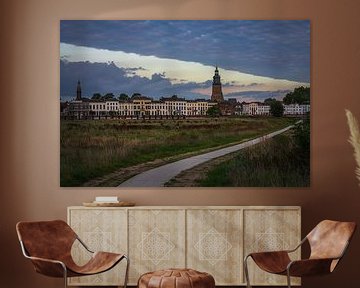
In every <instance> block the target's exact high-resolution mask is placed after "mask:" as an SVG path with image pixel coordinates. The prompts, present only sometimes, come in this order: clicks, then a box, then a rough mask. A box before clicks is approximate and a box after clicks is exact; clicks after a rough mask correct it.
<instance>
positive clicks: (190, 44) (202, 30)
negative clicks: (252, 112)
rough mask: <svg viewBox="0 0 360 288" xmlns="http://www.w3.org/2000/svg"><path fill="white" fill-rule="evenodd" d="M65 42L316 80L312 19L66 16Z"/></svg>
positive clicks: (278, 76) (62, 26) (61, 27)
mask: <svg viewBox="0 0 360 288" xmlns="http://www.w3.org/2000/svg"><path fill="white" fill-rule="evenodd" d="M60 29H61V33H60V39H61V41H60V42H62V43H69V44H73V45H77V46H84V47H93V48H97V49H107V50H111V51H124V52H126V53H136V54H139V55H144V56H156V57H158V58H165V59H178V60H182V61H187V62H200V63H203V64H206V65H214V64H216V63H217V64H219V65H220V66H221V67H222V68H226V69H228V70H236V71H242V72H246V73H250V74H254V75H261V76H268V77H273V78H278V79H288V80H293V81H300V82H309V81H310V72H309V71H310V21H308V20H289V21H286V20H226V21H224V20H220V21H219V20H201V21H198V20H176V21H169V20H152V21H148V20H146V21H144V20H131V21H129V20H126V21H124V20H120V21H100V20H96V21H95V20H88V21H86V20H62V21H61V23H60Z"/></svg>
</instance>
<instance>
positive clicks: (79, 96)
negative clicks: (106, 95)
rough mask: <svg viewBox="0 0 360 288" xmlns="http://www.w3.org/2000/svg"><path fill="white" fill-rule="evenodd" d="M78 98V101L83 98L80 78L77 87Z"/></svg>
mask: <svg viewBox="0 0 360 288" xmlns="http://www.w3.org/2000/svg"><path fill="white" fill-rule="evenodd" d="M76 100H78V101H80V100H81V85H80V80H78V82H77V87H76Z"/></svg>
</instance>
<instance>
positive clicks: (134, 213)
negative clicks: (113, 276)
mask: <svg viewBox="0 0 360 288" xmlns="http://www.w3.org/2000/svg"><path fill="white" fill-rule="evenodd" d="M184 232H185V210H178V209H175V210H164V209H160V210H156V209H154V210H153V209H151V210H150V209H144V210H135V209H134V210H129V257H130V259H131V269H130V276H129V281H130V283H133V284H136V283H137V280H138V278H139V277H140V275H141V274H143V273H145V272H149V271H154V270H160V269H165V268H184V267H185V233H184Z"/></svg>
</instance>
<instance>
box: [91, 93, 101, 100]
mask: <svg viewBox="0 0 360 288" xmlns="http://www.w3.org/2000/svg"><path fill="white" fill-rule="evenodd" d="M101 97H102V96H101V94H100V93H94V94H93V96H92V97H91V99H93V100H99V99H101Z"/></svg>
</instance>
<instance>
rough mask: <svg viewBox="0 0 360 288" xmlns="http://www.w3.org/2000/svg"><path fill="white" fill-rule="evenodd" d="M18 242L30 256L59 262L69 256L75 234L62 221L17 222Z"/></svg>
mask: <svg viewBox="0 0 360 288" xmlns="http://www.w3.org/2000/svg"><path fill="white" fill-rule="evenodd" d="M16 231H17V234H18V237H19V240H20V241H22V242H23V244H24V247H25V249H26V251H27V253H28V254H29V255H30V256H34V257H40V258H47V259H57V260H61V259H64V258H67V257H69V256H70V253H71V247H72V245H73V243H74V241H75V240H76V234H75V232H74V231H73V230H72V229H71V228H70V226H69V225H67V224H66V222H64V221H62V220H54V221H40V222H19V223H17V225H16Z"/></svg>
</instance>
